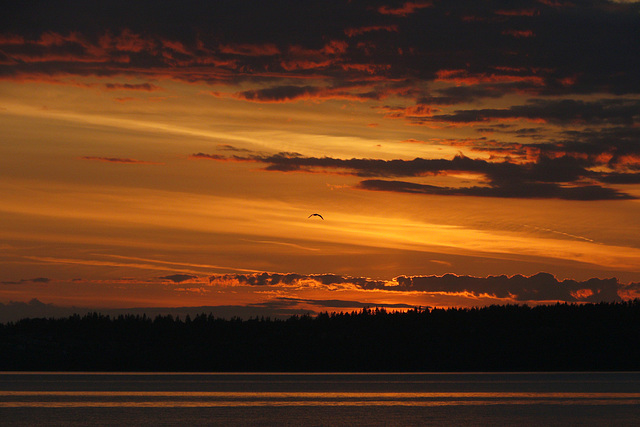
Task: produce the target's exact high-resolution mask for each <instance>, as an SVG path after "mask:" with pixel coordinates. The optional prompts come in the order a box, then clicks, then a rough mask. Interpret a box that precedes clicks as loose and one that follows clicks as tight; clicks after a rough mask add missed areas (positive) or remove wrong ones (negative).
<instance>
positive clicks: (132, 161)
mask: <svg viewBox="0 0 640 427" xmlns="http://www.w3.org/2000/svg"><path fill="white" fill-rule="evenodd" d="M80 158H81V159H82V160H95V161H98V162H107V163H122V164H127V165H163V164H164V163H159V162H149V161H146V160H137V159H129V158H126V157H98V156H83V157H80Z"/></svg>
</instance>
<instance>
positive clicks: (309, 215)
mask: <svg viewBox="0 0 640 427" xmlns="http://www.w3.org/2000/svg"><path fill="white" fill-rule="evenodd" d="M312 216H319V217H320V219H321V220H323V221H324V218H322V215H320V214H311V215H309V216H308V217H307V218H311V217H312Z"/></svg>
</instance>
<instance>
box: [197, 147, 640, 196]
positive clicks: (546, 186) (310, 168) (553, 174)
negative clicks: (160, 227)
mask: <svg viewBox="0 0 640 427" xmlns="http://www.w3.org/2000/svg"><path fill="white" fill-rule="evenodd" d="M192 157H196V158H209V159H211V160H218V161H226V160H233V161H241V162H258V163H264V164H266V165H267V166H266V167H265V170H268V171H278V172H316V173H317V172H325V173H326V172H328V173H330V172H339V173H346V174H351V175H354V176H358V177H363V178H399V177H428V176H434V175H446V174H451V173H457V172H469V173H476V174H479V175H481V176H484V182H483V183H482V185H478V186H473V187H462V188H451V187H441V186H435V185H428V184H423V183H415V182H407V181H396V180H393V181H390V180H379V179H367V180H364V181H362V182H361V183H360V184H359V188H360V189H363V190H376V191H395V192H403V193H415V194H434V195H457V196H477V197H509V198H551V199H564V200H621V199H632V198H634V197H633V196H631V195H629V194H626V193H623V192H620V191H618V190H616V189H613V188H608V187H606V186H604V185H601V184H603V183H621V182H623V181H624V180H625V179H627V180H628V181H630V182H633V180H634V179H635V174H628V173H623V174H621V173H601V172H593V171H591V170H590V169H589V168H590V167H592V166H595V165H596V163H594V162H593V161H590V160H589V159H584V158H580V157H574V156H569V155H563V156H561V157H548V156H545V155H539V156H538V158H537V159H536V161H533V162H526V163H515V162H510V161H502V162H490V161H486V160H481V159H471V158H468V157H466V156H463V155H458V156H455V157H454V158H453V159H450V160H449V159H422V158H416V159H413V160H400V159H398V160H379V159H336V158H332V157H304V156H302V155H300V154H297V153H279V154H275V155H271V156H265V155H260V154H255V155H249V156H244V157H243V156H233V157H230V158H228V157H224V156H219V155H208V154H203V153H198V154H194V155H192Z"/></svg>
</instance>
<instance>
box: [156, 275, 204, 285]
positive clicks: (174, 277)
mask: <svg viewBox="0 0 640 427" xmlns="http://www.w3.org/2000/svg"><path fill="white" fill-rule="evenodd" d="M197 278H198V276H193V275H191V274H172V275H170V276H162V277H159V279H164V280H170V281H172V282H173V283H182V282H186V281H189V280H193V279H197Z"/></svg>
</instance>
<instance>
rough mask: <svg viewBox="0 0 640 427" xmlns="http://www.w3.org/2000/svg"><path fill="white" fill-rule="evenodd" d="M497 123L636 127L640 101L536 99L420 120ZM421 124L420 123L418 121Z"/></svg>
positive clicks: (639, 117) (639, 118)
mask: <svg viewBox="0 0 640 427" xmlns="http://www.w3.org/2000/svg"><path fill="white" fill-rule="evenodd" d="M494 119H528V120H544V121H545V122H550V123H556V124H572V123H584V124H590V125H595V124H603V123H605V124H613V125H629V126H631V125H633V124H634V123H637V122H638V121H639V120H640V100H637V99H604V100H598V101H591V102H587V101H581V100H572V99H563V100H542V99H532V100H530V101H529V103H528V104H526V105H515V106H512V107H509V108H502V109H497V108H488V109H482V110H459V111H456V112H454V113H453V114H440V115H433V116H431V117H428V118H422V119H420V120H425V121H437V122H449V123H473V122H487V121H491V120H494ZM416 120H417V119H416Z"/></svg>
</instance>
